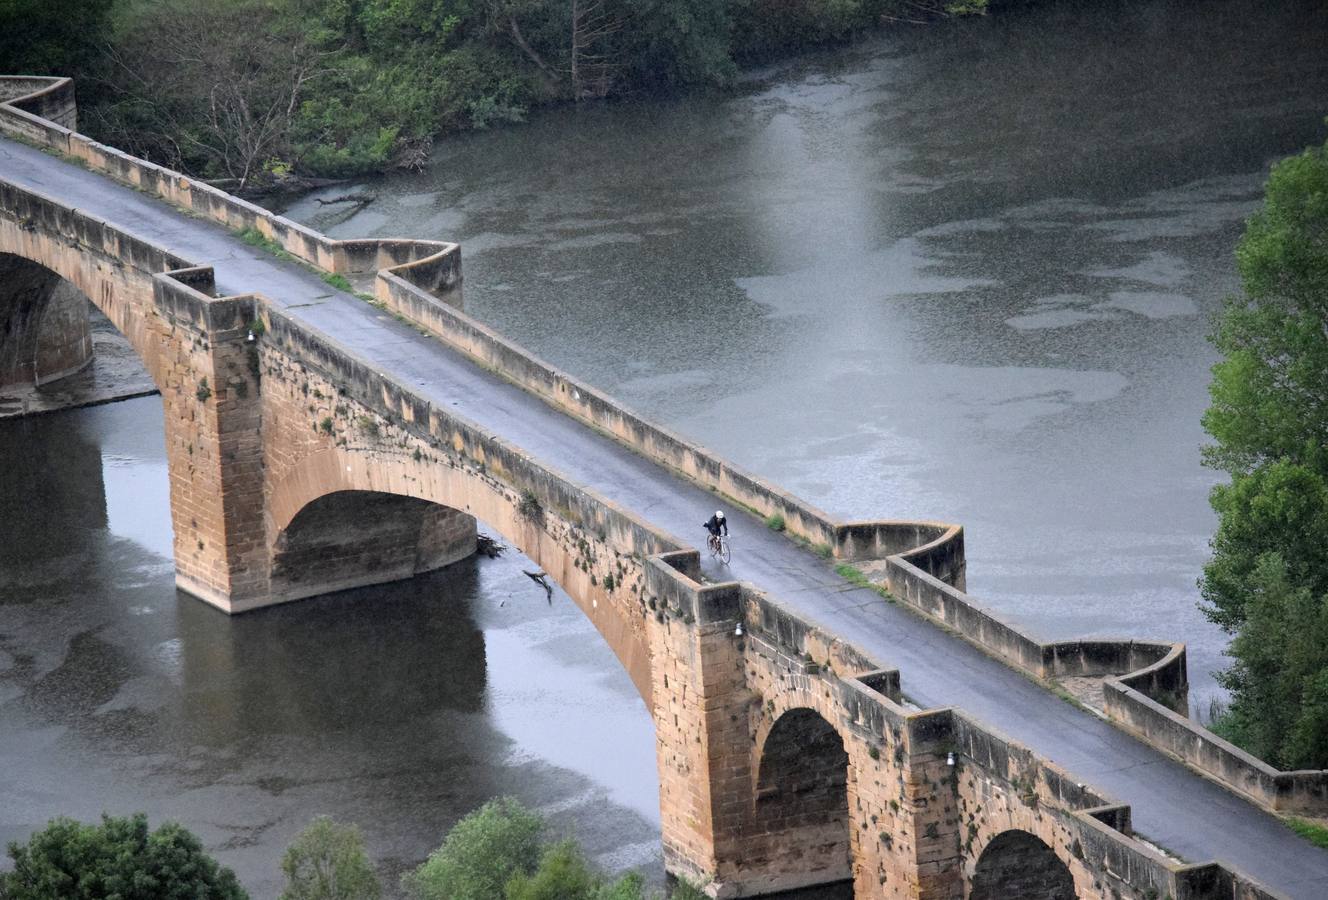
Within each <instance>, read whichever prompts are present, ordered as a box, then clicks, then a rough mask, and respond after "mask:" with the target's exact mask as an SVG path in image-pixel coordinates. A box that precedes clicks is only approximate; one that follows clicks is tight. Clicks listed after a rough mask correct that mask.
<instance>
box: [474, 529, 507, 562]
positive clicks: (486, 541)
mask: <svg viewBox="0 0 1328 900" xmlns="http://www.w3.org/2000/svg"><path fill="white" fill-rule="evenodd" d="M506 549H507V548H506V547H504V546H503V545H502V544H500V543H498V542H497V541H495V540H494V539H493V538H491V537H489V536H488V535H487V534H483V533H480V534H477V535H475V552H476V553H477V554H478V553H482V554H484V555H485V556H487V557H488V558H489V559H495V558H497V557H499V556H502V555H503V551H504V550H506Z"/></svg>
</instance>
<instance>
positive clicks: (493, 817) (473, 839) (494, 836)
mask: <svg viewBox="0 0 1328 900" xmlns="http://www.w3.org/2000/svg"><path fill="white" fill-rule="evenodd" d="M543 829H544V823H543V822H542V821H541V820H540V817H539V816H537V815H536V814H535V813H533V812H531V811H530V810H528V809H526V808H525V807H524V806H522V805H521V804H520V803H518V802H517V801H516V800H513V799H512V798H510V797H500V798H498V799H497V800H490V801H489V802H488V803H486V804H484V805H483V806H481V807H480V808H479V809H477V810H475V811H474V812H472V813H470V814H469V815H467V816H466V817H465V818H463V819H462V820H461V821H460V822H458V823H457V824H456V825H455V826H453V827H452V830H451V831H449V832H448V833H447V837H446V838H445V839H444V840H443V843H442V846H440V847H439V848H438V849H437V850H435V851H434V852H433V853H431V854H430V855H429V858H428V859H427V860H425V861H424V863H423V864H422V865H421V866H420V867H419V868H418V869H416V870H415V871H414V872H413V873H411V874H410V875H407V876H406V878H405V879H404V883H405V886H406V888H407V890H408V891H409V892H410V894H411V896H412V897H416V898H419V900H502V897H503V888H504V886H505V885H506V884H507V882H508V881H510V880H511V879H512V877H513V876H516V875H521V874H530V873H531V872H533V871H534V870H535V867H536V865H537V864H538V862H539V858H540V833H541V832H542V831H543Z"/></svg>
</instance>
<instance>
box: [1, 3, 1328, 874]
mask: <svg viewBox="0 0 1328 900" xmlns="http://www.w3.org/2000/svg"><path fill="white" fill-rule="evenodd" d="M1324 46H1328V12H1325V7H1324V5H1323V4H1320V3H1308V2H1306V3H1287V2H1268V3H1256V2H1251V0H1212V2H1207V3H1197V2H1188V3H1187V2H1178V0H1169V2H1152V0H1149V2H1136V3H1125V2H1116V3H1075V2H1062V3H1054V4H1052V3H1049V4H1044V5H1034V6H1030V7H1028V8H1025V9H1022V10H1020V11H1017V12H1013V11H1012V12H1008V13H1002V14H996V15H991V16H988V17H986V18H984V19H980V20H974V21H964V22H957V23H951V24H947V25H941V26H934V27H927V28H915V29H903V30H896V31H893V32H891V33H888V34H883V35H879V36H876V37H873V38H872V39H870V40H865V41H862V42H860V43H858V44H855V45H853V46H851V47H847V48H839V49H837V50H833V51H825V52H819V53H815V54H810V55H807V56H804V57H801V58H799V59H797V60H795V61H793V62H791V63H787V64H783V65H780V66H778V67H775V68H772V69H769V70H765V71H761V72H758V73H754V74H750V75H748V76H746V77H745V79H744V81H743V82H742V83H741V84H740V85H739V86H738V87H737V88H735V89H734V90H733V91H730V92H726V93H722V94H716V95H701V96H692V97H688V98H682V99H675V100H651V101H641V102H617V103H606V104H594V105H586V106H584V107H579V108H564V109H558V110H552V111H547V112H543V113H540V114H538V115H534V116H532V117H531V120H530V121H529V122H528V123H527V124H525V125H523V126H518V127H513V128H507V129H503V130H496V131H492V132H486V133H477V134H473V135H468V136H465V137H462V138H459V139H454V140H449V141H446V142H443V143H441V144H440V145H439V146H438V147H437V149H436V153H435V159H434V161H433V163H432V164H431V166H430V167H429V168H428V169H427V170H425V171H424V172H421V173H418V174H414V175H408V176H396V177H392V178H389V179H382V180H376V181H371V182H366V183H365V184H364V185H363V186H360V187H355V188H351V189H350V190H360V189H362V190H364V191H366V192H371V193H373V194H374V195H375V199H374V200H373V202H372V203H370V204H369V205H368V206H366V207H365V208H364V209H362V210H360V211H359V212H357V213H355V214H353V215H350V216H346V215H345V214H343V213H342V212H341V211H340V209H341V208H340V207H338V206H336V205H333V206H320V205H318V204H316V203H315V202H314V198H313V197H310V198H306V199H303V200H300V201H298V202H297V203H295V204H294V205H293V206H292V207H291V209H290V210H289V214H290V215H292V216H293V217H295V218H298V219H302V220H304V221H308V222H310V223H312V224H314V225H316V226H318V227H320V228H323V229H325V230H327V231H329V232H330V233H332V234H335V235H338V236H343V237H349V236H368V235H386V234H402V235H410V236H422V237H444V238H448V239H455V240H459V241H460V242H461V243H462V245H463V254H464V260H465V263H464V265H465V272H466V279H467V280H466V304H467V307H468V309H469V310H470V311H471V312H472V313H474V314H475V315H477V316H478V317H479V318H480V319H482V320H483V321H486V322H488V323H490V324H492V325H494V326H495V327H497V328H498V329H499V330H501V331H502V332H504V333H506V334H508V335H510V336H512V337H513V338H515V339H516V340H518V341H520V342H522V343H524V344H526V345H527V346H530V347H531V348H533V349H534V350H536V351H537V352H538V353H540V354H542V355H544V356H545V357H547V358H548V359H550V360H551V361H553V362H555V363H556V364H558V365H560V366H563V367H565V368H566V369H568V370H569V371H571V372H573V373H575V374H577V375H579V376H581V377H583V378H585V379H587V380H589V381H591V382H592V383H594V384H597V385H599V386H600V387H603V388H605V389H607V390H608V391H610V392H611V393H613V394H615V395H617V396H619V397H621V398H622V399H624V400H626V401H627V402H628V403H630V404H632V405H634V406H635V407H637V408H638V409H640V410H641V411H643V412H645V413H646V414H648V415H650V416H651V417H653V418H656V419H658V420H660V421H662V422H664V423H666V424H668V425H669V426H671V427H673V428H675V429H677V430H679V431H681V432H683V433H684V434H687V435H690V436H692V437H694V438H697V439H699V440H700V441H701V442H703V443H705V444H707V445H709V446H711V447H712V448H714V449H715V450H718V451H719V452H721V453H724V454H726V455H728V456H730V457H731V458H733V459H735V460H737V461H738V462H740V463H741V464H742V465H744V466H746V467H748V468H750V469H752V470H753V471H755V472H757V473H759V474H760V475H762V476H765V477H768V478H770V479H772V480H774V481H776V482H779V483H781V484H783V485H785V486H787V487H789V488H791V489H792V490H794V491H795V492H796V493H798V494H801V495H802V496H804V497H806V498H807V499H809V500H811V501H813V502H815V503H817V504H818V505H820V506H822V507H823V508H825V509H827V510H829V511H831V512H832V513H835V514H837V515H841V516H844V517H907V518H936V519H944V520H948V521H957V522H961V523H963V524H964V525H965V526H966V529H967V538H968V542H967V546H968V556H969V569H968V576H969V586H970V588H971V589H972V590H973V591H974V592H975V593H976V594H977V595H978V596H979V597H980V598H982V599H983V600H984V601H985V602H987V603H988V604H989V605H991V606H992V607H994V608H995V609H997V610H999V611H1001V613H1002V614H1004V615H1006V616H1008V617H1009V618H1011V619H1013V620H1015V621H1018V622H1020V623H1023V624H1024V625H1025V626H1026V627H1028V628H1029V629H1030V630H1031V631H1033V632H1034V633H1035V634H1038V635H1040V636H1042V637H1045V638H1065V637H1073V636H1089V635H1127V636H1139V637H1158V638H1179V639H1183V640H1185V641H1187V642H1188V644H1189V647H1190V671H1191V677H1192V680H1193V689H1192V695H1191V696H1192V700H1193V702H1194V705H1195V706H1196V708H1198V710H1199V711H1200V712H1202V711H1203V710H1204V709H1206V706H1207V703H1208V701H1209V700H1210V699H1212V698H1214V697H1217V696H1219V695H1218V692H1217V688H1216V686H1215V684H1214V682H1213V680H1212V678H1211V676H1210V674H1209V673H1211V672H1212V671H1213V670H1215V669H1217V668H1219V667H1221V666H1222V665H1223V658H1222V656H1221V650H1222V647H1223V645H1224V643H1225V640H1224V637H1223V636H1222V635H1221V633H1220V632H1218V631H1217V630H1216V629H1215V628H1213V627H1212V626H1211V625H1209V624H1208V623H1207V622H1206V621H1205V620H1204V618H1203V617H1202V615H1201V614H1200V613H1199V611H1198V609H1197V607H1196V601H1197V599H1198V598H1197V590H1196V588H1195V585H1194V582H1195V578H1196V577H1197V576H1198V574H1199V571H1200V568H1201V567H1202V565H1203V562H1204V560H1205V558H1206V554H1207V541H1208V538H1209V537H1210V535H1211V534H1212V531H1213V528H1214V519H1213V516H1212V514H1211V512H1210V511H1209V509H1208V506H1207V500H1206V494H1207V491H1208V489H1209V488H1210V486H1211V485H1212V484H1213V483H1215V480H1216V476H1215V474H1214V473H1212V472H1209V471H1207V470H1205V469H1203V468H1202V467H1201V466H1200V464H1199V453H1198V448H1199V446H1200V445H1201V444H1202V442H1203V440H1204V435H1203V432H1202V429H1201V428H1200V426H1199V416H1200V415H1201V413H1202V411H1203V409H1204V407H1205V405H1206V399H1207V398H1206V385H1207V380H1208V368H1209V366H1210V365H1211V363H1212V362H1213V359H1214V356H1213V353H1212V350H1211V348H1210V347H1209V346H1208V344H1207V343H1206V341H1205V337H1204V336H1205V334H1206V332H1207V331H1208V328H1209V317H1210V316H1211V315H1212V313H1213V312H1214V310H1216V309H1217V308H1218V306H1219V304H1220V299H1221V297H1222V296H1223V295H1224V294H1226V293H1228V292H1230V291H1232V290H1233V289H1234V288H1235V287H1236V279H1235V274H1234V266H1233V262H1232V249H1233V247H1234V244H1235V242H1236V240H1237V239H1238V237H1239V234H1240V230H1241V223H1242V221H1243V219H1244V218H1245V217H1246V216H1247V215H1249V213H1250V212H1251V211H1252V210H1253V209H1254V208H1256V205H1257V202H1258V198H1259V196H1260V192H1261V183H1262V180H1263V178H1264V177H1265V174H1266V170H1267V166H1268V164H1269V163H1270V162H1271V161H1272V160H1273V159H1275V158H1277V157H1279V156H1282V155H1285V154H1287V153H1291V152H1294V151H1296V150H1298V149H1299V148H1301V147H1303V146H1306V145H1308V144H1310V143H1314V142H1318V141H1322V140H1323V138H1324V135H1325V129H1324V127H1323V124H1322V118H1323V115H1324V114H1325V113H1326V112H1328V101H1326V100H1325V98H1326V97H1328V90H1326V88H1328V54H1324V53H1323V50H1322V48H1323V47H1324ZM347 190H348V189H347V188H346V187H344V186H339V187H337V188H335V189H332V190H330V191H329V192H327V193H325V194H324V195H323V196H324V197H325V198H326V197H327V196H330V195H331V194H342V193H346V192H347ZM161 433H162V432H161V412H160V403H159V401H158V400H156V399H155V398H148V399H139V400H132V401H127V402H124V403H120V404H115V405H111V406H103V407H97V408H91V409H85V410H80V411H76V412H70V413H61V414H54V415H48V416H42V417H38V418H33V419H27V420H22V421H8V422H3V423H0V459H3V460H4V461H5V465H4V466H3V467H0V761H3V763H4V764H3V766H0V797H3V798H4V800H5V802H4V803H3V804H0V840H9V839H23V838H25V837H26V836H27V835H28V834H29V833H30V832H31V831H32V830H33V829H35V828H37V827H40V826H41V825H42V824H43V823H44V822H45V821H46V820H47V819H49V818H50V817H51V816H54V815H57V814H61V813H64V814H69V815H73V816H75V817H78V818H83V819H93V818H95V817H96V816H97V815H98V814H99V813H100V812H102V811H103V810H107V811H111V812H115V813H120V814H124V813H128V812H131V811H133V810H136V809H143V810H146V811H148V812H149V814H150V815H151V816H152V818H153V820H154V822H155V821H158V820H160V819H161V818H164V817H170V818H175V819H178V820H180V821H182V822H184V823H185V824H186V825H187V826H188V827H189V828H191V829H192V830H194V831H195V832H196V833H198V834H199V835H200V836H201V837H202V838H203V840H204V842H205V843H206V844H207V845H208V847H209V848H210V849H212V850H214V851H215V852H216V855H217V856H218V857H219V858H220V859H221V860H222V861H223V862H224V863H225V864H226V865H230V866H232V867H234V868H235V869H236V870H237V872H238V873H239V874H240V876H241V879H242V881H243V882H244V883H245V885H246V887H247V888H249V890H250V891H251V892H252V894H253V896H254V897H255V898H268V897H274V896H275V895H276V893H277V892H278V890H279V887H280V873H279V869H278V864H279V859H280V855H281V852H282V849H283V848H284V847H285V845H286V844H287V843H288V842H289V841H290V839H291V838H292V837H293V836H294V835H295V834H296V833H297V832H298V831H299V829H300V828H301V827H303V825H304V824H305V823H307V822H308V820H309V819H310V818H311V817H312V816H314V815H316V814H320V813H328V814H331V815H333V816H334V817H336V818H337V819H339V820H341V821H347V822H354V823H357V824H358V825H359V826H360V827H361V829H362V830H363V832H364V834H365V837H366V841H367V843H368V846H369V848H370V851H371V853H372V854H373V856H374V858H375V859H376V860H377V861H378V863H379V866H380V869H381V871H382V874H383V875H384V878H385V880H386V881H388V882H389V883H395V880H396V878H397V876H398V875H399V874H400V872H401V871H404V870H405V869H406V868H408V867H410V866H412V865H414V864H416V863H417V862H418V861H419V860H420V859H422V858H423V857H424V856H425V855H426V854H427V852H428V851H429V850H430V849H432V848H433V847H434V846H436V845H437V844H438V842H439V841H440V839H441V837H442V835H443V833H444V832H445V830H446V828H447V827H448V826H449V825H450V824H451V823H452V822H454V821H455V820H456V818H457V817H459V816H460V815H462V814H464V813H465V812H466V811H468V810H469V809H471V808H473V807H474V806H476V805H478V804H479V803H481V802H483V800H484V799H486V798H488V797H490V796H494V795H496V794H501V793H510V794H514V795H516V796H518V797H520V798H521V799H523V800H525V801H526V802H527V803H529V804H531V805H533V806H535V807H537V808H539V809H540V810H542V811H543V812H545V813H546V814H547V815H548V816H549V817H550V820H551V822H552V823H553V827H554V828H555V830H556V831H558V832H560V833H563V832H574V833H575V834H576V835H577V836H578V837H579V838H580V839H581V840H582V841H583V843H585V845H586V846H587V848H588V849H589V850H590V852H591V853H592V855H593V856H594V857H595V858H596V859H597V860H598V861H599V862H600V863H602V864H603V865H605V866H606V867H608V868H610V869H613V870H621V869H623V868H628V867H632V866H642V867H645V868H646V869H647V870H649V871H652V872H654V873H656V874H655V875H654V876H653V877H654V879H655V881H656V882H657V881H658V875H657V872H658V867H659V845H658V841H659V834H658V809H657V787H656V781H655V761H654V746H653V744H654V740H653V732H652V729H651V724H650V721H649V717H648V716H647V714H646V711H645V709H644V708H643V706H642V704H641V702H640V700H639V699H638V698H637V697H636V695H635V693H634V691H633V690H632V687H631V685H630V682H629V681H628V680H627V678H626V677H625V675H624V674H623V673H622V672H621V671H620V670H619V669H618V667H617V664H616V662H615V661H614V659H613V656H612V654H611V653H610V652H609V651H608V649H607V648H606V647H605V646H603V645H602V644H601V643H600V641H599V640H598V638H597V637H596V635H595V633H594V631H593V629H592V628H591V627H590V626H589V624H588V623H586V622H585V621H584V619H583V618H582V617H581V616H580V614H579V613H578V612H577V611H576V610H575V608H574V607H573V606H572V604H571V603H570V601H568V600H567V598H566V597H565V596H563V595H561V594H556V595H555V597H554V598H553V600H552V602H551V603H546V601H545V598H544V596H543V592H542V590H540V589H538V588H537V587H536V586H534V585H532V583H531V582H530V581H529V579H527V578H526V577H525V576H524V575H523V574H522V573H521V569H522V566H523V564H524V565H525V567H526V568H529V567H530V564H529V563H528V562H525V561H523V560H522V559H521V558H520V557H519V556H517V555H514V554H508V555H506V556H504V557H501V558H499V559H495V560H488V559H480V560H473V561H469V562H467V563H464V564H462V565H460V566H457V567H453V568H451V569H449V570H447V571H446V572H444V573H442V574H441V575H440V576H436V577H430V578H424V579H418V580H416V581H414V582H411V583H408V584H403V585H396V586H391V587H386V588H375V589H367V590H362V591H355V592H348V593H346V594H341V595H336V596H334V597H330V598H324V599H319V600H317V601H314V602H307V603H298V604H292V605H289V606H285V607H279V608H275V609H270V610H264V611H260V612H257V613H253V614H250V615H245V616H240V617H237V618H233V619H230V618H227V617H225V616H223V615H221V614H220V613H217V612H216V611H214V610H212V609H211V608H209V607H207V606H205V605H204V604H201V603H199V602H197V601H194V600H192V599H190V598H188V597H186V596H183V595H179V594H177V593H176V591H175V589H174V586H173V581H172V569H171V559H170V545H171V539H170V523H169V513H168V503H167V482H166V468H165V454H164V447H163V446H162V437H161ZM698 521H699V520H698ZM370 608H371V609H372V611H373V612H372V614H371V615H370V614H367V613H366V612H365V611H366V610H368V609H370ZM907 677H908V674H907V672H905V673H904V679H905V687H907Z"/></svg>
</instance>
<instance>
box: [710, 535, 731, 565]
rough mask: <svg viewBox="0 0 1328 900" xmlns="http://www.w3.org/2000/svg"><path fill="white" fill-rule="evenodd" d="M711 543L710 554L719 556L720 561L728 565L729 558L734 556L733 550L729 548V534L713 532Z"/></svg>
mask: <svg viewBox="0 0 1328 900" xmlns="http://www.w3.org/2000/svg"><path fill="white" fill-rule="evenodd" d="M709 544H710V555H711V556H712V557H717V558H718V559H719V561H720V562H722V563H724V565H726V566H727V565H728V564H729V560H730V559H732V558H733V552H732V550H731V549H730V548H729V536H728V535H727V534H712V535H710V540H709Z"/></svg>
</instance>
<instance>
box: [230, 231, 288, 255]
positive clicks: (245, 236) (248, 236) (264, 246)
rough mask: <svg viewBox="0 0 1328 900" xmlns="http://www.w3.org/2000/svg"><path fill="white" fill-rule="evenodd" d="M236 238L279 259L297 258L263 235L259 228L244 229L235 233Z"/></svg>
mask: <svg viewBox="0 0 1328 900" xmlns="http://www.w3.org/2000/svg"><path fill="white" fill-rule="evenodd" d="M235 236H236V237H238V238H239V239H240V240H242V241H244V242H245V243H246V244H248V245H249V246H250V247H257V248H258V249H259V250H265V251H267V252H268V253H271V254H272V255H273V256H275V257H276V258H277V259H284V260H290V259H294V258H295V257H294V256H292V255H291V254H290V253H288V252H286V250H285V248H283V247H282V246H281V245H280V244H278V243H277V242H276V241H274V240H272V238H270V237H268V236H267V235H265V234H263V232H261V231H259V230H258V229H257V228H242V229H240V230H239V231H237V232H235Z"/></svg>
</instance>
